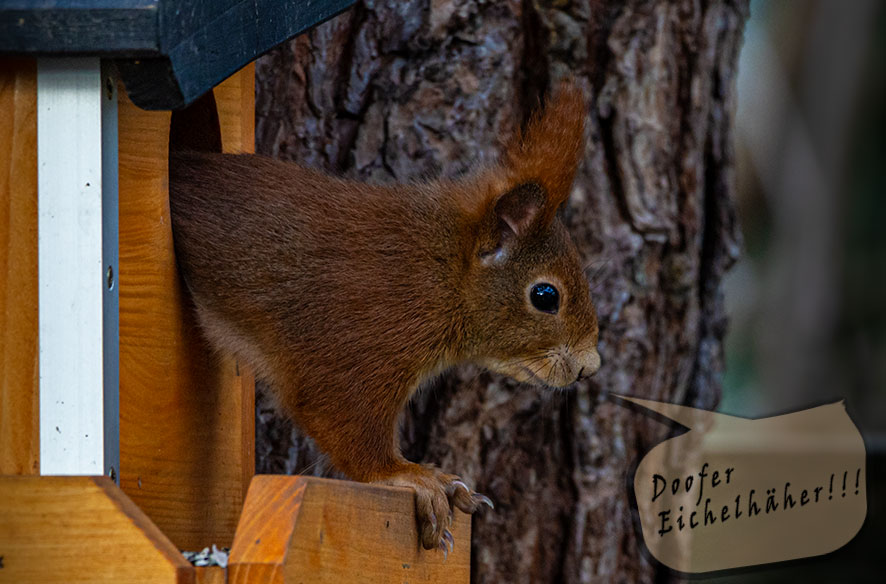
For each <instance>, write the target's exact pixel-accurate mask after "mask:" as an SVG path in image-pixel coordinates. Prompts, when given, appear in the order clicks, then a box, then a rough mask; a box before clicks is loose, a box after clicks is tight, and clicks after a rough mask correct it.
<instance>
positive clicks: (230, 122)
mask: <svg viewBox="0 0 886 584" xmlns="http://www.w3.org/2000/svg"><path fill="white" fill-rule="evenodd" d="M213 92H214V93H215V103H216V106H217V107H218V117H219V125H220V126H221V135H222V146H223V148H224V151H225V152H232V153H237V152H255V63H250V64H248V65H246V66H245V67H243V68H242V69H241V70H240V71H238V72H237V73H236V74H235V75H231V76H230V77H228V78H227V79H226V80H224V81H223V82H222V83H220V84H219V85H218V87H216V88H215V89H214V90H213Z"/></svg>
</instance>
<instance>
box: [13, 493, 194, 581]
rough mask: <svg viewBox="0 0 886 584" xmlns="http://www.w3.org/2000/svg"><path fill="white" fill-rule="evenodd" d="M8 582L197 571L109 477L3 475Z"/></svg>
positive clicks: (187, 575)
mask: <svg viewBox="0 0 886 584" xmlns="http://www.w3.org/2000/svg"><path fill="white" fill-rule="evenodd" d="M0 552H2V556H3V567H2V571H0V579H2V580H3V581H4V582H133V583H134V582H158V583H159V582H169V583H171V582H179V583H185V582H187V583H191V582H194V569H193V568H192V567H191V565H190V564H189V563H188V562H187V560H185V558H184V557H183V556H182V555H181V553H179V551H178V550H177V549H176V548H175V546H174V545H172V542H170V541H169V540H168V539H167V538H166V537H165V536H164V535H163V533H161V532H160V530H159V529H157V527H156V526H155V525H154V524H153V523H151V521H150V519H148V517H147V516H146V515H145V514H144V513H142V512H141V510H139V508H138V507H137V506H136V505H135V504H134V503H133V502H132V501H131V500H130V499H128V498H127V497H126V496H125V495H124V494H123V493H122V492H121V491H120V490H119V489H118V488H117V487H116V485H114V483H113V481H111V480H110V479H109V478H107V477H74V476H71V477H35V476H26V477H11V476H4V477H0Z"/></svg>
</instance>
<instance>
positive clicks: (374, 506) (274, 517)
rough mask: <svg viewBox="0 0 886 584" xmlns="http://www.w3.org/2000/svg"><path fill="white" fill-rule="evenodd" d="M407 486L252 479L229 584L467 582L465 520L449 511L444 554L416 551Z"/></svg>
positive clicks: (467, 523)
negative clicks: (448, 545) (449, 546)
mask: <svg viewBox="0 0 886 584" xmlns="http://www.w3.org/2000/svg"><path fill="white" fill-rule="evenodd" d="M414 498H415V495H414V493H413V492H412V491H411V490H410V489H402V488H393V487H380V486H376V485H366V484H361V483H352V482H348V481H335V480H330V479H318V478H314V477H289V476H270V475H265V476H256V477H255V479H253V481H252V485H251V486H250V488H249V494H248V495H247V498H246V505H245V507H244V509H243V515H242V517H241V518H240V524H239V525H238V526H237V536H236V538H235V539H234V547H233V549H232V550H231V556H230V560H229V563H228V582H230V583H231V584H245V583H258V582H274V583H281V584H282V583H286V582H307V581H310V582H316V583H321V584H322V583H330V584H348V583H357V582H360V583H367V584H373V583H381V582H410V583H420V582H439V583H453V584H454V583H467V582H468V581H469V580H470V541H471V520H470V517H468V516H467V515H465V514H464V513H462V512H460V511H456V512H455V517H454V521H453V526H452V534H453V536H454V538H455V547H454V549H453V551H452V553H450V554H449V556H448V557H446V558H444V554H443V553H442V552H440V551H427V550H424V549H422V548H421V545H420V543H419V539H418V530H417V528H416V521H415V500H414Z"/></svg>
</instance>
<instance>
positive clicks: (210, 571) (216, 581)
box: [194, 566, 228, 584]
mask: <svg viewBox="0 0 886 584" xmlns="http://www.w3.org/2000/svg"><path fill="white" fill-rule="evenodd" d="M194 570H195V571H196V572H197V582H196V584H225V582H227V581H228V573H227V570H225V569H224V568H222V567H221V566H205V567H202V568H194Z"/></svg>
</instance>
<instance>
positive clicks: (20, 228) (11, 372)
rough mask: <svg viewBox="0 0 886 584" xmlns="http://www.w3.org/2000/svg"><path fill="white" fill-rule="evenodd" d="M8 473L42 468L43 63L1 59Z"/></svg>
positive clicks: (0, 241)
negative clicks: (39, 89)
mask: <svg viewBox="0 0 886 584" xmlns="http://www.w3.org/2000/svg"><path fill="white" fill-rule="evenodd" d="M0 152H2V153H3V158H2V163H0V274H2V277H0V282H2V283H0V474H37V473H38V472H40V462H39V455H40V444H39V439H40V421H39V418H38V401H39V394H38V364H37V353H38V312H37V311H38V305H37V62H36V61H35V60H33V59H16V60H13V59H4V60H0Z"/></svg>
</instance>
